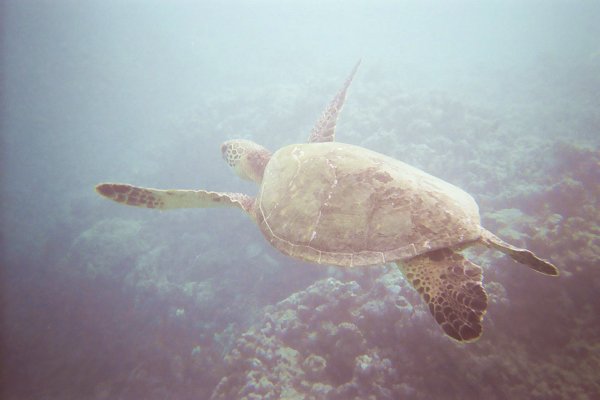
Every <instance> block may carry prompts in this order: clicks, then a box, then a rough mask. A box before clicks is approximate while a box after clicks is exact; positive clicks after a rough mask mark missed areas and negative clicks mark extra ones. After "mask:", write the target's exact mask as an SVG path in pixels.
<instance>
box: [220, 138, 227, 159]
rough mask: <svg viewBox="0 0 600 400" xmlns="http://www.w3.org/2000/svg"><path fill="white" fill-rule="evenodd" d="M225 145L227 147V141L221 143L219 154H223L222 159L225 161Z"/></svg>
mask: <svg viewBox="0 0 600 400" xmlns="http://www.w3.org/2000/svg"><path fill="white" fill-rule="evenodd" d="M227 147H228V146H227V142H225V143H223V144H222V145H221V155H222V156H223V159H224V160H225V161H227Z"/></svg>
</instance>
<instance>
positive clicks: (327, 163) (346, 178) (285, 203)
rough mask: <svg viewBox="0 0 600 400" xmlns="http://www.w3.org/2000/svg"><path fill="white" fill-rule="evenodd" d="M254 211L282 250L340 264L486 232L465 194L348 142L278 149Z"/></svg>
mask: <svg viewBox="0 0 600 400" xmlns="http://www.w3.org/2000/svg"><path fill="white" fill-rule="evenodd" d="M256 218H257V222H258V224H259V226H260V228H261V230H262V231H263V233H264V234H265V236H266V237H267V238H268V239H269V240H270V242H271V244H272V245H273V246H275V247H276V248H278V249H279V250H281V251H282V252H283V253H285V254H288V255H290V256H293V257H297V258H301V259H304V260H306V261H309V262H314V263H319V264H333V265H340V266H362V265H374V264H381V263H385V262H391V261H395V260H405V259H409V258H412V257H414V256H416V255H419V254H422V253H425V252H427V251H431V250H435V249H439V248H445V247H450V246H454V245H458V244H461V243H466V242H470V241H473V240H476V239H478V238H479V236H480V225H479V211H478V207H477V205H476V203H475V201H474V200H473V199H472V197H471V196H469V195H468V194H467V193H465V192H464V191H462V190H461V189H459V188H457V187H455V186H453V185H451V184H449V183H447V182H444V181H442V180H441V179H438V178H435V177H433V176H431V175H429V174H426V173H424V172H422V171H420V170H418V169H416V168H414V167H411V166H409V165H407V164H404V163H402V162H400V161H397V160H394V159H392V158H390V157H387V156H384V155H382V154H379V153H376V152H373V151H370V150H367V149H364V148H362V147H358V146H353V145H349V144H343V143H312V144H297V145H291V146H286V147H284V148H282V149H280V150H279V151H277V152H276V153H275V154H273V156H272V158H271V160H270V162H269V164H268V165H267V168H266V169H265V173H264V177H263V182H262V186H261V191H260V193H259V195H258V201H257V210H256Z"/></svg>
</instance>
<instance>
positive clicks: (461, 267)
mask: <svg viewBox="0 0 600 400" xmlns="http://www.w3.org/2000/svg"><path fill="white" fill-rule="evenodd" d="M398 266H399V267H400V269H401V270H402V272H403V273H404V275H405V276H406V278H407V280H408V281H409V282H410V283H411V284H412V285H413V287H414V288H415V289H416V290H417V291H418V292H419V294H420V295H421V298H422V299H423V300H424V301H425V302H426V303H427V304H428V306H429V311H430V312H431V314H432V315H433V317H434V319H435V321H436V322H437V323H438V324H439V325H440V327H441V328H442V330H443V331H444V332H445V333H446V334H447V335H448V336H450V337H452V338H453V339H456V340H458V341H459V342H470V341H473V340H476V339H478V338H479V337H480V336H481V333H482V325H481V320H482V318H483V315H484V314H485V310H486V308H487V295H486V293H485V290H484V289H483V285H482V271H481V267H479V266H478V265H476V264H473V263H472V262H470V261H468V260H466V259H465V258H464V257H463V256H462V255H461V254H459V253H456V252H454V251H452V250H450V249H440V250H435V251H431V252H429V253H425V254H423V255H420V256H418V257H415V258H413V259H411V260H408V261H404V262H402V263H398Z"/></svg>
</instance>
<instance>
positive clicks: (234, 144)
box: [221, 139, 271, 183]
mask: <svg viewBox="0 0 600 400" xmlns="http://www.w3.org/2000/svg"><path fill="white" fill-rule="evenodd" d="M221 153H222V154H223V159H224V160H225V161H227V164H229V166H230V167H231V168H233V170H234V171H235V173H236V174H237V175H238V176H239V177H240V178H242V179H247V180H249V181H254V182H256V183H260V182H262V178H263V173H264V171H265V167H266V165H267V163H268V162H269V159H270V158H271V153H270V152H269V150H267V149H265V148H264V147H262V146H261V145H259V144H256V143H254V142H251V141H250V140H244V139H236V140H228V141H226V142H225V143H223V144H222V145H221Z"/></svg>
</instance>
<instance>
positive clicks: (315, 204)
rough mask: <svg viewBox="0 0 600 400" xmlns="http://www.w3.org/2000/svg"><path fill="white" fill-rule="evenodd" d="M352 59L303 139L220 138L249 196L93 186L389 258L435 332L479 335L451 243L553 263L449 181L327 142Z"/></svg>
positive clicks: (278, 243)
mask: <svg viewBox="0 0 600 400" xmlns="http://www.w3.org/2000/svg"><path fill="white" fill-rule="evenodd" d="M359 64H360V61H359V62H358V63H357V64H356V66H355V67H354V69H353V70H352V72H351V74H350V76H349V77H348V78H347V80H346V81H345V84H344V86H343V87H342V89H341V90H340V91H339V92H338V94H337V95H336V96H335V97H334V99H333V100H332V101H331V103H330V104H329V106H328V107H327V108H326V110H325V112H324V114H323V115H322V117H321V118H320V120H319V121H318V123H317V124H316V126H315V128H314V129H313V130H312V132H311V134H310V136H309V140H308V143H306V144H292V145H289V146H285V147H283V148H281V149H279V150H278V151H276V152H275V153H274V154H271V153H270V152H269V151H268V150H267V149H266V148H264V147H262V146H260V145H258V144H256V143H254V142H251V141H248V140H230V141H227V142H225V143H223V145H222V146H221V152H222V154H223V158H224V159H225V161H227V163H228V164H229V165H230V166H231V167H232V168H233V170H234V171H235V172H236V173H237V175H238V176H240V177H241V178H243V179H247V180H251V181H254V182H256V183H257V184H259V185H260V191H259V193H258V195H257V196H256V198H254V197H251V196H248V195H246V194H242V193H223V192H211V191H205V190H158V189H150V188H141V187H135V186H131V185H127V184H120V183H102V184H99V185H98V186H96V190H97V192H98V193H99V194H100V195H102V196H104V197H107V198H109V199H112V200H114V201H116V202H119V203H122V204H127V205H132V206H139V207H147V208H156V209H160V210H166V209H174V208H194V207H200V208H204V207H219V206H222V207H238V208H240V209H242V210H244V211H245V212H246V213H247V214H248V215H249V216H250V217H251V218H252V219H253V220H254V221H255V222H256V223H257V224H258V226H259V228H260V230H261V231H262V233H263V235H264V236H265V238H266V239H267V240H268V241H269V242H270V243H271V244H272V245H273V246H274V247H275V248H277V249H278V250H280V251H281V252H283V253H284V254H287V255H288V256H291V257H294V258H297V259H300V260H304V261H308V262H311V263H317V264H327V265H337V266H342V267H359V266H367V265H376V264H383V263H390V262H394V263H396V264H397V265H398V267H399V268H400V270H401V271H402V272H403V273H404V275H405V277H406V279H407V281H408V282H410V283H411V284H412V286H413V287H414V288H415V289H416V290H417V291H418V292H419V293H420V295H421V298H422V299H423V300H424V301H425V302H426V303H427V304H428V305H429V310H430V311H431V314H432V315H433V317H434V318H435V321H436V322H437V323H438V324H439V325H440V326H441V328H442V329H443V331H444V332H445V333H446V334H447V335H448V336H450V337H452V338H454V339H456V340H457V341H461V342H467V341H473V340H475V339H477V338H479V336H480V335H481V332H482V325H481V320H482V318H483V315H484V313H485V311H486V307H487V295H486V293H485V291H484V288H483V284H482V270H481V267H479V266H478V265H476V264H474V263H472V262H470V261H468V260H467V259H465V258H464V257H463V256H462V255H461V254H460V253H459V251H460V250H462V249H463V248H465V247H468V246H471V245H474V244H483V245H485V246H487V247H490V248H493V249H496V250H500V251H502V252H503V253H505V254H508V255H509V256H511V257H512V258H513V259H514V260H516V261H518V262H520V263H522V264H525V265H527V266H528V267H530V268H532V269H534V270H535V271H538V272H541V273H542V274H546V275H554V276H556V275H558V269H557V268H556V267H555V266H554V265H552V264H551V263H549V262H548V261H545V260H542V259H540V258H538V257H537V256H536V255H534V254H533V253H532V252H531V251H529V250H526V249H520V248H517V247H515V246H512V245H510V244H508V243H506V242H504V241H502V240H501V239H499V238H498V237H497V236H495V235H494V234H492V233H491V232H489V231H487V230H486V229H484V228H483V227H482V226H481V224H480V218H479V210H478V206H477V204H476V203H475V201H474V200H473V198H472V197H471V196H470V195H469V194H467V193H466V192H464V191H463V190H461V189H459V188H458V187H456V186H453V185H451V184H449V183H447V182H445V181H443V180H441V179H439V178H436V177H434V176H432V175H429V174H427V173H425V172H423V171H421V170H419V169H417V168H415V167H412V166H410V165H408V164H405V163H403V162H401V161H398V160H395V159H393V158H390V157H388V156H385V155H383V154H380V153H376V152H374V151H371V150H367V149H365V148H362V147H359V146H354V145H351V144H344V143H339V142H335V141H334V139H335V125H336V121H337V118H338V115H339V113H340V111H341V109H342V106H343V104H344V100H345V98H346V91H347V90H348V87H349V85H350V83H351V82H352V79H353V77H354V74H355V73H356V70H357V68H358V66H359Z"/></svg>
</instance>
